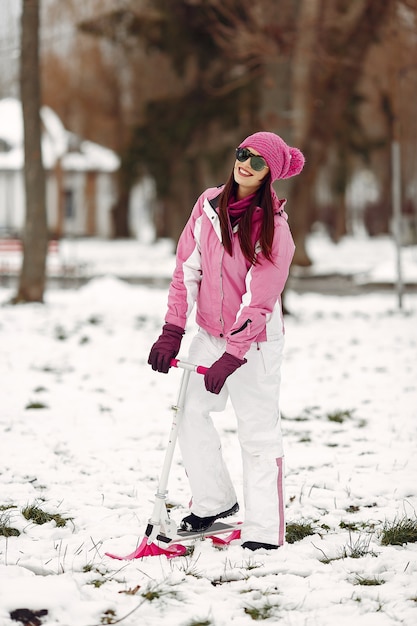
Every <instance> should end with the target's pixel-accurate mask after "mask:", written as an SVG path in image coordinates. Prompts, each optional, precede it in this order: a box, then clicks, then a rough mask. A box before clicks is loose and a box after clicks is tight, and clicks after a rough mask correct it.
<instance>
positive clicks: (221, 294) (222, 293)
mask: <svg viewBox="0 0 417 626" xmlns="http://www.w3.org/2000/svg"><path fill="white" fill-rule="evenodd" d="M223 257H224V247H223V246H222V253H221V257H220V303H221V304H220V324H221V326H222V332H221V333H220V337H223V336H224V319H223V300H224V291H223Z"/></svg>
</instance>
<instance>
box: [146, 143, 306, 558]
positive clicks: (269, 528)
mask: <svg viewBox="0 0 417 626" xmlns="http://www.w3.org/2000/svg"><path fill="white" fill-rule="evenodd" d="M303 166H304V157H303V155H302V154H301V152H300V151H299V150H298V149H297V148H291V147H289V146H288V145H287V144H286V143H285V142H284V141H283V140H282V139H281V137H279V136H278V135H275V134H274V133H269V132H258V133H255V134H253V135H250V136H249V137H247V138H246V139H245V140H244V141H243V142H242V143H241V144H240V146H239V147H238V148H237V150H236V162H235V165H234V168H233V172H232V173H231V175H230V178H229V180H228V181H227V183H226V184H225V185H224V186H222V187H220V188H211V189H207V190H206V191H205V192H204V193H203V194H202V195H201V196H200V197H199V199H198V200H197V202H196V204H195V206H194V208H193V211H192V213H191V216H190V218H189V220H188V222H187V224H186V226H185V228H184V231H183V232H182V235H181V237H180V239H179V242H178V248H177V263H176V269H175V272H174V275H173V279H172V282H171V286H170V289H169V296H168V312H167V315H166V318H165V322H166V323H165V325H164V327H163V329H162V334H161V335H160V337H159V338H158V340H157V341H156V343H155V344H154V345H153V346H152V349H151V351H150V354H149V359H148V363H149V364H150V365H151V366H152V368H153V369H154V370H157V371H158V372H163V373H167V372H168V370H169V367H170V361H171V359H172V358H174V357H175V356H176V355H177V354H178V352H179V349H180V345H181V339H182V337H183V334H184V329H185V326H186V321H187V318H188V316H189V314H190V313H191V310H192V308H193V306H194V304H195V303H196V304H197V310H196V321H197V324H198V326H199V332H198V333H197V335H196V336H195V337H194V339H193V340H192V343H191V346H190V352H189V357H188V360H189V361H191V362H193V363H196V364H198V365H204V366H206V367H208V368H209V369H208V371H207V373H206V374H205V375H204V378H203V377H202V376H201V375H198V374H192V375H191V378H190V383H189V387H188V391H187V397H186V401H185V406H184V411H183V415H182V419H181V424H180V428H179V434H178V439H179V444H180V448H181V453H182V457H183V462H184V466H185V469H186V472H187V476H188V479H189V482H190V487H191V491H192V505H191V513H190V515H188V516H187V517H185V518H184V519H183V520H182V522H181V527H182V528H184V529H187V530H192V531H196V532H198V531H202V530H205V529H207V528H208V527H209V526H210V525H211V524H212V523H213V522H214V521H215V520H216V519H219V518H223V517H227V516H229V515H232V514H233V513H235V512H236V511H238V509H239V506H238V504H237V499H236V493H235V490H234V487H233V484H232V482H231V479H230V476H229V473H228V470H227V468H226V466H225V463H224V460H223V457H222V452H221V444H220V439H219V436H218V433H217V431H216V429H215V428H214V425H213V422H212V419H211V416H210V414H211V413H212V412H216V411H222V410H224V408H225V405H226V401H227V398H228V397H230V399H231V403H232V406H233V408H234V411H235V413H236V417H237V424H238V437H239V442H240V446H241V450H242V460H243V492H244V504H245V519H244V523H243V525H242V533H241V537H242V546H243V547H244V548H248V549H250V550H257V549H259V548H266V549H275V548H278V546H280V545H282V544H283V543H284V539H285V521H284V488H283V456H284V454H283V446H282V435H281V424H280V414H279V388H280V366H281V360H282V350H283V343H284V327H283V316H282V307H281V293H282V291H283V289H284V286H285V283H286V280H287V278H288V273H289V267H290V264H291V261H292V257H293V254H294V242H293V239H292V236H291V233H290V230H289V227H288V223H287V215H286V213H285V212H284V205H285V201H282V200H279V199H278V198H277V196H276V194H275V192H274V190H273V188H272V183H273V182H274V181H276V180H278V179H282V178H289V177H290V176H294V175H296V174H299V173H300V172H301V170H302V168H303Z"/></svg>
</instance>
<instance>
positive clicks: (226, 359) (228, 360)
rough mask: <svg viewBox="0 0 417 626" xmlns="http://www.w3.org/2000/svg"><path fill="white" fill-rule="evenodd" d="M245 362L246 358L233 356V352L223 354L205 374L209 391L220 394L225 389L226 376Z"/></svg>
mask: <svg viewBox="0 0 417 626" xmlns="http://www.w3.org/2000/svg"><path fill="white" fill-rule="evenodd" d="M245 363H246V359H243V360H242V359H238V358H237V357H236V356H233V354H229V353H228V352H225V353H224V354H222V356H221V357H220V359H218V360H217V361H215V362H214V363H213V365H212V366H211V367H209V369H208V370H207V372H206V373H205V374H204V383H205V385H206V389H207V391H210V392H211V393H215V394H219V393H220V392H221V390H222V389H223V385H224V383H225V382H226V378H227V377H228V376H230V374H233V372H234V371H236V370H237V368H238V367H240V366H241V365H244V364H245Z"/></svg>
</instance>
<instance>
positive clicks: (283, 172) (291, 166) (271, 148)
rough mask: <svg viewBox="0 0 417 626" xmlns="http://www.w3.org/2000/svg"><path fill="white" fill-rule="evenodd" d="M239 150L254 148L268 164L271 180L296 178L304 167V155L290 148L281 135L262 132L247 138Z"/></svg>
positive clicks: (296, 149)
mask: <svg viewBox="0 0 417 626" xmlns="http://www.w3.org/2000/svg"><path fill="white" fill-rule="evenodd" d="M239 148H253V149H254V150H256V151H257V152H259V154H260V155H261V156H263V158H264V159H265V161H266V162H267V165H268V167H269V169H270V172H271V180H272V182H274V180H278V179H280V178H290V177H291V176H296V175H297V174H299V173H300V172H301V170H302V169H303V167H304V162H305V159H304V155H303V153H302V152H301V151H300V150H298V148H292V147H291V146H288V145H287V144H286V143H285V141H284V140H283V139H281V137H280V136H279V135H276V134H275V133H269V132H266V131H261V132H259V133H254V134H253V135H249V137H246V139H245V140H244V141H242V143H241V144H240V146H239Z"/></svg>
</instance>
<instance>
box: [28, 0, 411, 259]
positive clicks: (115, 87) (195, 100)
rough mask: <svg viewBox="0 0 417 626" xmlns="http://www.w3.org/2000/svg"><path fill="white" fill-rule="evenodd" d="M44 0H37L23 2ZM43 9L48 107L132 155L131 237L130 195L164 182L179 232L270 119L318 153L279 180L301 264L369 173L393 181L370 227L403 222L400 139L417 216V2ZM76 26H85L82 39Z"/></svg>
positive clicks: (161, 232)
mask: <svg viewBox="0 0 417 626" xmlns="http://www.w3.org/2000/svg"><path fill="white" fill-rule="evenodd" d="M31 2H35V3H38V2H39V0H24V2H23V4H24V5H25V4H30V3H31ZM40 6H41V9H42V24H43V28H45V29H47V30H48V32H49V33H52V35H53V34H54V33H55V35H56V36H55V37H54V36H52V37H51V38H50V41H49V44H48V45H46V44H45V45H43V47H42V55H41V69H42V90H43V95H42V98H43V103H45V104H47V105H48V106H50V107H51V108H53V109H54V110H55V111H56V112H57V113H58V115H59V116H60V117H61V119H62V120H63V122H64V125H65V126H66V127H67V128H69V129H71V130H72V131H74V132H76V133H77V134H79V135H81V136H84V137H86V138H88V139H91V140H93V141H97V142H99V143H101V144H104V145H106V146H108V147H110V148H112V149H113V150H115V151H116V152H117V153H118V154H119V155H120V157H121V168H120V171H119V180H118V183H119V185H118V189H119V195H118V200H117V203H116V205H115V206H114V209H113V226H114V235H115V236H116V237H125V236H129V227H128V203H129V194H130V191H131V189H132V187H133V185H134V184H135V183H136V182H137V181H138V180H139V179H140V178H141V177H143V176H150V177H152V178H153V179H154V181H155V185H156V196H157V197H156V203H155V211H154V214H155V225H156V232H157V236H165V237H172V238H174V239H176V238H177V237H178V235H179V233H180V231H181V229H182V227H183V225H184V223H185V221H186V219H187V217H188V215H189V212H190V210H191V207H192V205H193V203H194V202H195V200H196V198H197V196H198V195H199V194H200V193H201V191H202V190H203V189H204V188H206V187H208V186H212V185H217V184H221V183H222V182H223V181H224V180H225V179H226V177H227V176H228V174H229V172H230V168H231V167H232V165H233V162H234V148H235V147H236V145H238V143H239V142H240V141H241V139H242V138H243V137H245V136H246V135H247V134H249V133H252V132H254V131H256V130H262V129H264V130H270V131H273V132H276V133H278V134H280V135H281V136H283V137H284V138H285V139H286V140H287V141H288V142H289V143H292V144H293V145H296V146H297V147H299V148H300V149H301V150H302V151H303V152H304V154H305V156H306V167H305V169H304V172H303V174H302V175H301V176H299V177H296V179H294V180H290V181H285V184H281V182H280V183H279V185H278V186H277V192H278V195H280V196H286V197H288V198H289V200H290V202H289V214H290V223H291V228H292V231H293V234H294V239H295V242H296V246H297V250H296V256H295V259H294V263H295V264H298V265H301V266H306V265H308V264H309V263H310V259H309V257H308V254H307V251H306V247H305V240H306V235H307V234H308V232H309V231H310V229H311V226H312V224H313V223H314V222H315V221H317V220H321V221H323V222H325V223H326V224H327V227H328V229H329V232H330V234H331V236H332V237H333V239H334V240H335V241H337V240H338V239H339V238H340V237H341V236H342V235H343V234H344V233H345V232H346V207H345V197H346V193H345V192H346V189H347V186H348V185H349V183H350V182H351V181H352V177H353V176H354V174H355V173H357V172H358V171H360V170H361V169H364V168H369V169H371V170H372V172H373V174H374V176H375V179H376V181H377V183H378V188H379V197H378V199H377V200H376V201H375V202H374V203H373V205H370V206H368V207H367V210H366V212H365V223H366V226H367V228H368V231H369V232H370V233H371V234H377V233H385V232H388V231H389V221H390V216H391V191H390V180H391V159H390V148H391V143H392V141H393V140H394V139H396V140H398V141H400V144H401V152H402V157H403V163H404V164H405V166H404V168H403V171H402V184H403V190H404V206H403V211H407V210H415V207H413V206H412V203H413V198H415V196H416V194H417V191H416V189H415V185H416V182H415V171H414V170H415V165H416V158H415V156H416V148H417V128H416V126H417V122H416V119H415V114H414V102H415V99H416V93H417V73H416V69H417V68H416V62H415V58H416V54H415V52H416V37H417V24H416V18H417V0H257V2H253V0H119V1H118V0H89V1H88V0H85V1H83V2H80V0H67V1H66V2H65V3H63V2H61V1H60V0H42V1H41V2H40ZM63 25H66V26H68V27H71V26H72V27H73V29H74V31H73V35H72V36H71V37H70V38H68V37H66V36H62V37H61V35H60V33H62V29H63ZM22 97H23V91H22ZM413 185H414V186H413ZM320 190H321V191H320ZM323 190H324V193H323ZM413 194H414V196H413Z"/></svg>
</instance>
